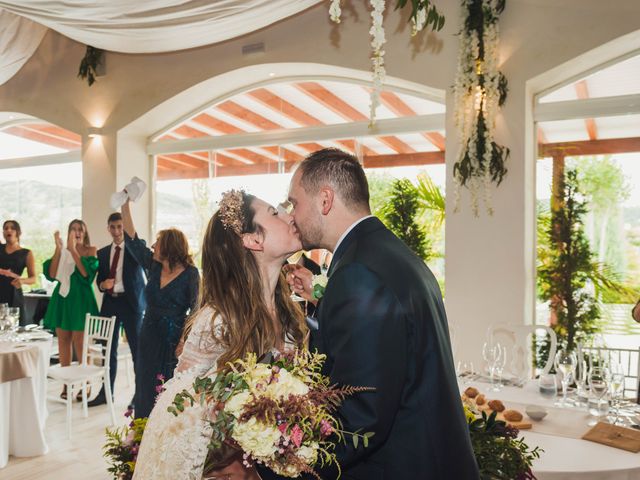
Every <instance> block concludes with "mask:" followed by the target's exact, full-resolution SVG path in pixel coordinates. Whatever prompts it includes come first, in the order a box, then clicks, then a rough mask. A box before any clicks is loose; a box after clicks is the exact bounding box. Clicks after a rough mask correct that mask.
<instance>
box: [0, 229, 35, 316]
mask: <svg viewBox="0 0 640 480" xmlns="http://www.w3.org/2000/svg"><path fill="white" fill-rule="evenodd" d="M21 234H22V230H21V229H20V224H19V223H18V222H16V221H15V220H7V221H6V222H4V224H3V225H2V235H3V236H4V240H5V242H6V243H4V244H0V303H8V304H9V306H10V307H18V308H20V318H23V317H24V297H23V296H22V285H33V284H34V283H35V282H36V266H35V259H34V258H33V253H32V252H31V250H28V249H26V248H22V247H21V246H20V235H21ZM25 268H26V269H27V277H23V276H22V273H23V272H24V269H25Z"/></svg>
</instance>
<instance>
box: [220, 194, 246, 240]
mask: <svg viewBox="0 0 640 480" xmlns="http://www.w3.org/2000/svg"><path fill="white" fill-rule="evenodd" d="M243 197H244V191H243V190H228V191H226V192H224V193H223V194H222V200H220V208H219V210H218V211H219V212H220V221H221V222H222V225H224V228H225V229H229V228H230V229H231V230H233V231H234V232H236V233H237V234H238V235H241V234H242V225H243V224H244V215H243V214H242V206H243V205H244V199H243Z"/></svg>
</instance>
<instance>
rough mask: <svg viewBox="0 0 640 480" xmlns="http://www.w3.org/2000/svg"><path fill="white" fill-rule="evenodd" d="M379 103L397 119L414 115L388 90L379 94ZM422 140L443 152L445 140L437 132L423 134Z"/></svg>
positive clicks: (410, 109)
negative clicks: (424, 139)
mask: <svg viewBox="0 0 640 480" xmlns="http://www.w3.org/2000/svg"><path fill="white" fill-rule="evenodd" d="M367 91H368V92H370V91H371V89H370V88H367ZM380 101H381V103H382V104H383V105H384V106H385V107H387V108H388V109H389V110H391V111H392V112H393V113H394V114H396V115H397V116H399V117H413V116H415V115H417V114H416V112H415V110H413V109H412V108H411V107H410V106H409V105H407V104H406V103H405V102H403V101H402V99H401V98H400V97H399V96H398V95H396V94H395V93H393V92H390V91H388V90H386V91H382V92H380ZM422 136H423V137H424V138H426V139H427V140H428V141H429V142H430V143H431V144H433V146H435V147H436V148H437V149H438V150H440V151H441V152H443V151H444V148H445V139H444V137H443V136H442V134H440V133H438V132H425V133H423V134H422Z"/></svg>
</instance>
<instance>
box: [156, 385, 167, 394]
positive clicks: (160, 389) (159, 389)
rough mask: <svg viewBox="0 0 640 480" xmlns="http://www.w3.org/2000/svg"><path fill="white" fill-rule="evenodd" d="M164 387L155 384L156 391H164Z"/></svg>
mask: <svg viewBox="0 0 640 480" xmlns="http://www.w3.org/2000/svg"><path fill="white" fill-rule="evenodd" d="M164 390H165V388H164V387H163V386H162V385H156V393H162V392H164Z"/></svg>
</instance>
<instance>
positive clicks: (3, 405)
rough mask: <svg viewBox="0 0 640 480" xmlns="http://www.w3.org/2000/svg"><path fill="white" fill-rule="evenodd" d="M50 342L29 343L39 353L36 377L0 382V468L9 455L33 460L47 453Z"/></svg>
mask: <svg viewBox="0 0 640 480" xmlns="http://www.w3.org/2000/svg"><path fill="white" fill-rule="evenodd" d="M51 342H52V340H51V339H49V340H46V341H37V342H29V345H37V346H38V349H39V350H40V355H39V357H38V369H37V374H36V376H34V377H29V378H21V379H19V380H14V381H12V382H4V383H0V468H3V467H5V466H6V465H7V463H8V461H9V455H14V456H16V457H33V456H36V455H44V454H46V453H47V452H48V450H49V448H48V447H47V442H46V441H45V436H44V427H45V422H46V420H47V369H48V368H49V357H50V353H51V344H52V343H51ZM0 476H1V475H0Z"/></svg>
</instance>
